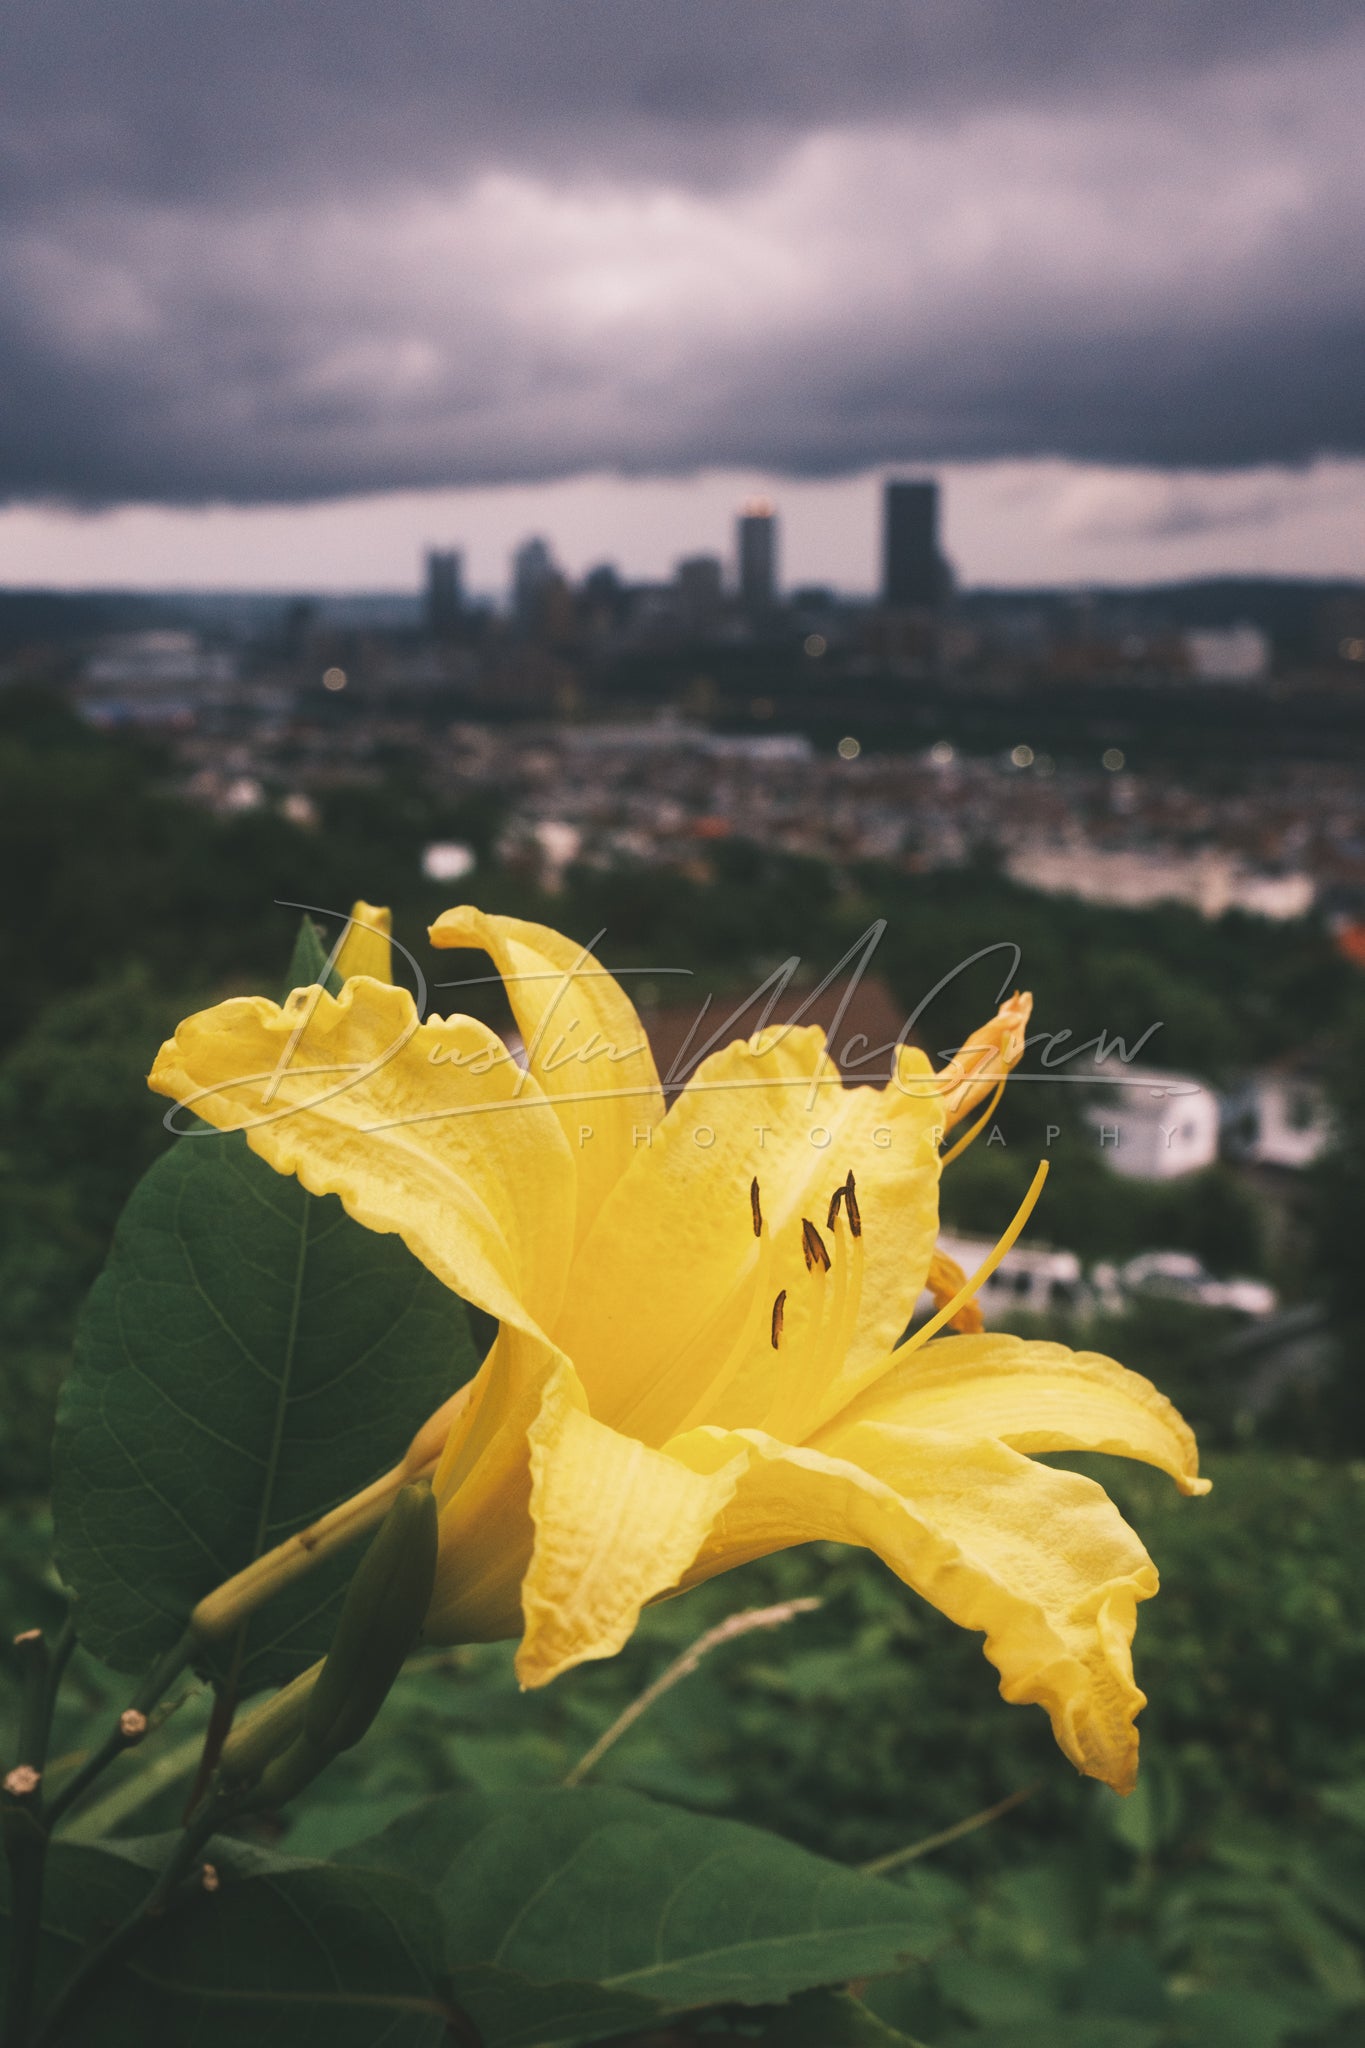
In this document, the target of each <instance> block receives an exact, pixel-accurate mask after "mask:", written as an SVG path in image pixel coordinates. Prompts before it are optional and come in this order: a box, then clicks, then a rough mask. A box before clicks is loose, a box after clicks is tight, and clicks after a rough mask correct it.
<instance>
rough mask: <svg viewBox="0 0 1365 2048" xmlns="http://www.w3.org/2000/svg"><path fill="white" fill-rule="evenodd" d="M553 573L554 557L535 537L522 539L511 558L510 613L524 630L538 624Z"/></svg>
mask: <svg viewBox="0 0 1365 2048" xmlns="http://www.w3.org/2000/svg"><path fill="white" fill-rule="evenodd" d="M555 573H556V572H555V558H554V556H553V555H552V554H551V553H550V550H549V547H548V545H547V544H546V542H545V541H543V540H541V539H540V538H539V537H538V536H536V537H533V538H532V539H531V540H524V541H523V542H522V544H521V546H520V547H519V548H518V549H517V550H516V552H515V554H514V555H513V556H512V613H513V616H514V617H515V619H516V621H517V624H518V625H519V626H521V627H522V628H523V630H525V631H529V630H530V629H531V628H532V627H534V626H536V625H538V624H539V623H540V614H541V611H542V609H543V607H544V602H545V596H546V592H547V591H548V590H549V588H550V585H551V584H552V583H553V581H554V579H555Z"/></svg>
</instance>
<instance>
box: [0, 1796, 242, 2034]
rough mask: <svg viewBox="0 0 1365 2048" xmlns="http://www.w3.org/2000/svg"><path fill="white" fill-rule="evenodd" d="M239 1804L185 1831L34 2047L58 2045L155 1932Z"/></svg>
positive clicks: (70, 1986)
mask: <svg viewBox="0 0 1365 2048" xmlns="http://www.w3.org/2000/svg"><path fill="white" fill-rule="evenodd" d="M234 1804H235V1802H234V1801H232V1800H225V1799H215V1800H213V1801H212V1802H211V1803H210V1805H209V1807H208V1809H207V1811H206V1812H204V1813H203V1814H202V1815H201V1816H200V1818H199V1819H198V1820H196V1821H195V1822H194V1824H193V1825H192V1826H191V1827H187V1828H186V1829H185V1831H184V1833H183V1834H182V1835H181V1837H180V1840H179V1841H178V1842H177V1844H176V1846H175V1849H174V1851H173V1852H172V1854H171V1856H170V1859H169V1861H168V1862H167V1864H166V1867H165V1869H164V1870H163V1871H162V1873H161V1875H160V1877H158V1879H157V1881H156V1883H155V1884H154V1885H153V1886H152V1889H151V1890H150V1891H149V1892H148V1894H147V1896H146V1898H145V1899H144V1900H143V1901H142V1903H141V1905H140V1906H137V1907H136V1908H135V1909H134V1910H133V1911H132V1912H131V1913H130V1914H129V1915H128V1917H127V1919H126V1920H124V1921H122V1922H121V1923H120V1925H119V1926H117V1927H116V1928H115V1929H114V1931H113V1933H112V1934H110V1935H107V1936H106V1938H105V1939H104V1940H103V1941H102V1942H101V1943H100V1945H99V1947H98V1948H96V1949H93V1950H92V1951H91V1953H90V1954H89V1955H88V1956H87V1957H86V1958H85V1961H84V1962H83V1963H81V1965H80V1966H79V1968H78V1969H76V1970H75V1971H74V1972H73V1974H72V1975H71V1976H70V1977H69V1978H68V1980H67V1982H66V1983H65V1984H64V1985H63V1987H62V1989H61V1991H59V1992H58V1994H57V1997H56V1999H55V2000H54V2002H53V2004H52V2006H51V2007H50V2008H49V2010H48V2012H47V2014H46V2016H45V2017H44V2019H43V2022H42V2024H41V2026H40V2027H39V2029H38V2031H37V2033H36V2034H35V2035H34V2037H33V2043H32V2048H53V2044H54V2043H56V2042H57V2041H59V2040H60V2039H61V2037H62V2034H63V2033H64V2031H65V2029H66V2028H67V2026H68V2025H69V2023H70V2022H71V2021H72V2020H73V2019H75V2017H76V2015H77V2013H78V2012H79V2011H80V2009H81V2008H82V2007H83V2006H84V2005H85V2004H86V2002H87V2001H88V1999H89V1997H90V1994H91V1992H92V1991H93V1990H94V1989H95V1988H96V1986H97V1985H98V1982H99V1979H100V1978H101V1977H102V1976H103V1975H104V1973H105V1971H106V1970H110V1969H113V1968H114V1967H115V1966H116V1965H117V1964H119V1963H121V1962H123V1961H124V1959H125V1958H126V1957H127V1956H129V1955H131V1954H132V1953H133V1952H134V1950H136V1949H137V1947H138V1946H139V1944H140V1943H141V1942H143V1941H144V1940H145V1939H146V1938H147V1936H148V1935H149V1934H150V1933H151V1932H152V1930H153V1928H154V1927H155V1925H156V1922H157V1919H158V1918H159V1916H160V1915H161V1914H162V1913H163V1912H164V1911H165V1909H166V1907H167V1906H168V1905H169V1904H170V1901H171V1898H172V1896H173V1894H174V1892H175V1891H176V1889H177V1887H178V1886H179V1885H180V1884H181V1882H182V1881H183V1879H184V1878H186V1877H187V1876H188V1875H189V1872H190V1870H191V1869H192V1867H193V1865H194V1862H195V1859H196V1857H197V1856H198V1854H199V1852H200V1850H201V1849H202V1848H204V1846H205V1844H206V1843H207V1842H208V1840H209V1837H210V1836H211V1835H212V1834H213V1833H214V1831H215V1829H217V1828H219V1827H220V1826H221V1825H222V1823H223V1821H224V1820H225V1819H226V1818H227V1817H228V1815H229V1814H230V1813H231V1811H232V1809H233V1806H234ZM6 2048H8V2044H6ZM16 2048H18V2044H17V2043H16Z"/></svg>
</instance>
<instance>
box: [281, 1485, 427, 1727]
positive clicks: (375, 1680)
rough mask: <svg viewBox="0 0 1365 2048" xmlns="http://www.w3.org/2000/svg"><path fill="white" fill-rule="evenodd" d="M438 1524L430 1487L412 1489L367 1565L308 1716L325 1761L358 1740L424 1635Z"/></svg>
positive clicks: (350, 1595) (385, 1525) (383, 1527)
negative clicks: (423, 1626) (407, 1658)
mask: <svg viewBox="0 0 1365 2048" xmlns="http://www.w3.org/2000/svg"><path fill="white" fill-rule="evenodd" d="M437 1543H438V1518H437V1512H436V1501H435V1498H434V1496H433V1494H432V1491H431V1488H430V1487H429V1486H427V1485H425V1484H423V1485H420V1486H405V1487H404V1488H403V1490H402V1492H401V1493H400V1494H399V1495H398V1496H397V1498H396V1499H395V1501H394V1504H393V1506H392V1507H391V1508H390V1509H389V1512H388V1514H387V1515H386V1516H385V1518H384V1520H383V1522H382V1523H381V1524H380V1528H379V1533H378V1534H377V1535H376V1537H375V1539H374V1541H373V1542H372V1543H371V1545H370V1547H369V1549H368V1550H367V1551H366V1553H365V1555H364V1557H363V1558H362V1559H361V1561H360V1564H359V1567H358V1568H357V1571H356V1574H355V1577H354V1578H353V1579H352V1580H351V1583H350V1585H349V1587H348V1588H347V1591H346V1599H345V1602H344V1604H343V1606H342V1609H341V1615H340V1618H339V1619H338V1621H337V1626H336V1634H335V1635H334V1636H333V1638H332V1647H331V1649H330V1650H329V1651H328V1653H327V1659H326V1662H325V1663H324V1664H323V1667H322V1670H321V1671H320V1672H319V1674H318V1680H317V1683H316V1685H315V1686H314V1687H313V1690H312V1692H311V1694H310V1696H309V1700H308V1708H307V1712H306V1713H305V1715H304V1721H303V1733H304V1735H305V1736H306V1737H307V1739H308V1741H309V1742H310V1743H311V1744H312V1745H313V1747H314V1748H315V1749H317V1750H319V1751H320V1752H321V1753H322V1754H323V1755H324V1756H325V1757H333V1756H337V1755H339V1754H340V1752H341V1751H342V1750H343V1749H349V1748H350V1747H351V1745H352V1744H353V1743H356V1742H359V1740H360V1738H361V1736H362V1735H363V1734H364V1733H365V1730H366V1729H367V1728H368V1727H369V1725H370V1723H371V1721H373V1719H374V1717H375V1715H376V1714H377V1713H378V1712H379V1709H380V1707H381V1706H382V1705H383V1704H384V1701H385V1699H386V1698H387V1697H388V1693H389V1689H390V1687H391V1686H392V1684H393V1682H394V1680H395V1679H396V1678H397V1676H398V1674H399V1672H400V1671H401V1670H402V1668H403V1662H404V1659H405V1658H406V1657H407V1656H408V1655H409V1653H410V1652H411V1651H412V1649H413V1648H414V1647H415V1645H416V1643H417V1641H418V1638H419V1637H420V1635H421V1633H422V1623H423V1622H424V1621H425V1619H426V1612H427V1608H428V1606H429V1605H430V1602H431V1590H432V1587H433V1585H434V1584H435V1582H436V1551H437Z"/></svg>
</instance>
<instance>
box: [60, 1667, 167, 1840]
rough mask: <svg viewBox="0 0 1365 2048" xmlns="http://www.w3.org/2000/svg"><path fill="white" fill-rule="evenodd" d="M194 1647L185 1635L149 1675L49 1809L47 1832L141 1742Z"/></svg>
mask: <svg viewBox="0 0 1365 2048" xmlns="http://www.w3.org/2000/svg"><path fill="white" fill-rule="evenodd" d="M197 1647H198V1645H197V1643H196V1641H195V1638H194V1636H193V1635H192V1634H190V1633H189V1632H188V1631H186V1633H185V1634H184V1635H183V1636H182V1637H181V1638H180V1641H179V1642H178V1643H177V1644H176V1645H175V1648H174V1649H172V1650H168V1651H167V1652H166V1655H165V1656H164V1657H163V1658H162V1659H161V1662H160V1663H159V1664H157V1665H156V1666H155V1667H154V1668H153V1669H152V1670H151V1671H149V1672H148V1674H147V1676H146V1678H145V1679H144V1680H143V1682H142V1684H141V1685H140V1686H139V1687H138V1689H137V1691H136V1692H135V1693H134V1695H133V1697H132V1699H131V1700H130V1701H129V1703H128V1705H127V1706H126V1707H125V1708H124V1710H123V1712H122V1713H121V1714H120V1715H119V1717H118V1719H117V1721H115V1723H114V1725H113V1727H112V1728H111V1729H110V1731H109V1733H108V1734H107V1735H106V1736H105V1738H104V1741H103V1742H102V1743H101V1744H100V1746H99V1748H98V1749H97V1750H95V1751H93V1753H92V1754H91V1755H90V1756H88V1757H87V1758H86V1760H85V1762H84V1763H83V1764H82V1765H81V1768H80V1769H79V1770H78V1771H77V1772H76V1773H75V1775H74V1776H73V1777H71V1778H68V1780H67V1782H66V1783H65V1785H63V1787H62V1789H61V1791H60V1792H59V1793H58V1794H57V1796H56V1798H55V1799H54V1800H53V1801H52V1803H51V1805H50V1806H49V1807H48V1810H47V1824H48V1827H49V1829H51V1828H54V1827H55V1826H56V1825H57V1822H58V1821H59V1820H60V1819H61V1818H62V1815H63V1814H65V1813H68V1812H69V1811H70V1810H71V1808H72V1807H73V1806H74V1805H75V1803H76V1801H77V1800H78V1799H79V1798H80V1797H81V1796H82V1794H83V1793H84V1792H85V1791H86V1790H87V1789H88V1787H89V1786H91V1785H93V1784H94V1782H95V1780H96V1778H98V1777H99V1775H100V1773H101V1771H103V1770H104V1769H105V1768H106V1767H107V1766H108V1765H109V1764H111V1763H112V1762H113V1761H114V1758H115V1757H116V1756H122V1755H123V1753H124V1751H125V1750H128V1749H132V1748H133V1747H134V1745H135V1744H137V1743H139V1742H141V1740H142V1738H143V1736H144V1735H145V1734H146V1732H147V1716H148V1715H149V1714H150V1713H151V1711H152V1709H153V1707H155V1706H156V1705H158V1703H159V1702H160V1701H161V1700H162V1699H164V1697H165V1695H166V1693H167V1692H168V1691H169V1690H170V1688H171V1686H172V1685H173V1684H174V1683H175V1680H176V1679H177V1678H178V1677H179V1676H180V1673H181V1672H182V1671H183V1670H184V1668H185V1666H186V1665H187V1664H188V1663H189V1661H190V1659H191V1657H192V1656H193V1655H194V1652H195V1650H196V1648H197Z"/></svg>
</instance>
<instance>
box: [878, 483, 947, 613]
mask: <svg viewBox="0 0 1365 2048" xmlns="http://www.w3.org/2000/svg"><path fill="white" fill-rule="evenodd" d="M947 574H948V572H947V564H946V563H945V561H944V559H943V556H942V555H941V554H940V552H939V545H938V485H937V484H936V483H935V482H934V480H933V478H932V477H916V478H914V479H913V480H908V481H907V480H905V479H898V480H896V481H893V482H890V483H888V484H887V486H886V498H885V505H884V511H883V523H882V603H883V604H885V605H887V606H889V607H892V608H893V609H896V610H902V609H904V610H910V609H915V610H936V609H937V608H938V606H939V605H940V604H941V603H942V602H943V598H944V594H945V590H946V586H947Z"/></svg>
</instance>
